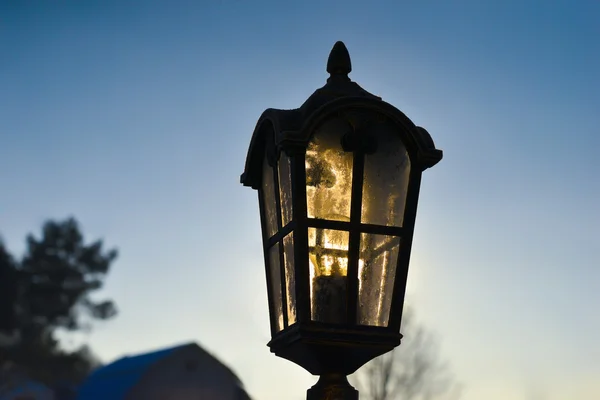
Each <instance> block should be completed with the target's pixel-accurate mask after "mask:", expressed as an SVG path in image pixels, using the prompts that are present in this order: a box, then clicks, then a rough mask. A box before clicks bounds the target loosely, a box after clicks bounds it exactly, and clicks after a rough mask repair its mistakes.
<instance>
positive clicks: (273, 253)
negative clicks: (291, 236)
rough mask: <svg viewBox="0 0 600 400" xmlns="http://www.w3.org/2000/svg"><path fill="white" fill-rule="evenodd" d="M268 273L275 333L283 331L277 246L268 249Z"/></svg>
mask: <svg viewBox="0 0 600 400" xmlns="http://www.w3.org/2000/svg"><path fill="white" fill-rule="evenodd" d="M269 273H270V274H271V295H272V297H273V311H274V312H275V331H277V332H279V331H280V330H282V329H283V298H282V294H281V269H280V264H279V244H276V245H274V246H273V247H271V248H270V249H269Z"/></svg>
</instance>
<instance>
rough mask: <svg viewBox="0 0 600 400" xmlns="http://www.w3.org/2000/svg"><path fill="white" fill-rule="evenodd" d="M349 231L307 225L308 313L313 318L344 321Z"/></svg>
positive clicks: (324, 320)
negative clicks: (309, 311)
mask: <svg viewBox="0 0 600 400" xmlns="http://www.w3.org/2000/svg"><path fill="white" fill-rule="evenodd" d="M348 243H349V234H348V232H345V231H337V230H332V229H317V228H308V254H309V269H310V293H311V296H310V298H311V315H312V319H313V320H314V321H321V322H330V323H345V322H346V292H347V289H346V275H347V274H348Z"/></svg>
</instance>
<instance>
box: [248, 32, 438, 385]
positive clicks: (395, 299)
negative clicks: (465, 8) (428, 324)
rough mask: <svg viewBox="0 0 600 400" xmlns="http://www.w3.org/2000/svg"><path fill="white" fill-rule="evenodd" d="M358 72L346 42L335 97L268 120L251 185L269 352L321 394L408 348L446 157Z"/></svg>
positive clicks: (251, 165) (338, 53) (269, 113)
mask: <svg viewBox="0 0 600 400" xmlns="http://www.w3.org/2000/svg"><path fill="white" fill-rule="evenodd" d="M350 71H351V63H350V56H349V54H348V51H347V49H346V47H345V45H344V44H343V43H342V42H337V43H336V44H335V46H334V47H333V50H332V51H331V54H330V56H329V60H328V63H327V72H328V73H329V74H330V77H329V79H328V80H327V84H326V85H325V86H323V87H322V88H320V89H318V90H317V91H316V92H315V93H314V94H313V95H311V96H310V97H309V98H308V100H306V102H305V103H304V104H303V105H302V106H301V107H300V108H298V109H294V110H277V109H268V110H266V111H265V112H264V113H263V114H262V116H261V117H260V118H259V120H258V123H257V125H256V128H255V130H254V133H253V136H252V139H251V143H250V148H249V151H248V157H247V160H246V166H245V171H244V173H243V174H242V177H241V182H242V184H244V185H245V186H250V187H252V188H253V189H256V190H257V191H258V198H259V207H260V216H261V225H262V234H263V246H264V259H265V267H266V278H267V288H268V290H267V293H268V302H269V310H270V318H271V333H272V340H271V341H270V343H269V347H270V348H271V351H272V352H274V353H275V354H276V355H278V356H280V357H283V358H286V359H289V360H291V361H293V362H295V363H297V364H298V365H300V366H302V367H304V368H305V369H307V370H308V371H309V372H311V373H313V374H315V375H321V376H322V380H321V381H319V382H320V383H318V384H317V386H315V388H317V389H318V388H321V389H322V388H323V387H325V386H327V387H334V386H336V385H338V386H339V387H342V386H343V385H342V383H341V382H343V381H345V377H346V375H349V374H351V373H353V372H355V371H356V369H358V368H359V367H360V366H362V365H363V364H364V363H366V362H368V361H369V360H371V359H373V358H374V357H376V356H379V355H381V354H383V353H385V352H387V351H390V350H392V349H393V348H394V347H395V346H397V345H399V344H400V339H401V335H400V333H399V329H400V321H401V317H402V307H403V302H404V293H405V288H406V278H407V273H408V265H409V258H410V250H411V245H412V238H413V231H414V224H415V217H416V211H417V200H418V196H419V187H420V182H421V173H422V172H423V171H424V170H425V169H427V168H429V167H432V166H433V165H435V164H436V163H437V162H439V161H440V160H441V158H442V152H441V151H440V150H438V149H436V148H435V146H434V143H433V141H432V139H431V137H430V135H429V134H428V133H427V131H426V130H425V129H423V128H420V127H418V126H415V125H414V124H413V123H412V122H411V121H410V120H409V119H408V118H407V117H406V116H405V115H404V114H403V113H402V112H400V111H399V110H398V109H396V108H395V107H393V106H392V105H390V104H388V103H386V102H384V101H382V100H381V98H379V97H377V96H374V95H372V94H370V93H368V92H366V91H365V90H364V89H362V88H361V87H360V86H359V85H357V84H356V83H354V82H352V81H351V80H350V79H349V77H348V74H349V73H350ZM333 377H337V378H335V379H334V378H333ZM340 385H341V386H340ZM317 389H314V390H315V391H317ZM340 390H342V389H340ZM344 390H348V389H344ZM352 390H353V389H352ZM315 393H316V392H315ZM349 393H350V392H349ZM309 397H310V391H309ZM350 397H352V396H350Z"/></svg>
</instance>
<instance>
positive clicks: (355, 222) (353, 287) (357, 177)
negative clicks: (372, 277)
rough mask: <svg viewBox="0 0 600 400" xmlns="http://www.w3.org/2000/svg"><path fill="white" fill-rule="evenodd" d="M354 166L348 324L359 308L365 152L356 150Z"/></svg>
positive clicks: (349, 252) (352, 321)
mask: <svg viewBox="0 0 600 400" xmlns="http://www.w3.org/2000/svg"><path fill="white" fill-rule="evenodd" d="M353 164H354V165H353V168H352V195H351V196H352V197H351V199H352V203H351V204H350V226H351V228H350V237H349V243H348V277H347V280H348V298H347V307H348V309H347V317H348V324H356V323H357V321H356V314H357V308H358V261H359V257H360V234H361V232H360V230H359V229H360V217H361V210H362V189H363V174H364V171H365V153H363V152H362V151H361V150H360V149H357V150H355V151H354V163H353Z"/></svg>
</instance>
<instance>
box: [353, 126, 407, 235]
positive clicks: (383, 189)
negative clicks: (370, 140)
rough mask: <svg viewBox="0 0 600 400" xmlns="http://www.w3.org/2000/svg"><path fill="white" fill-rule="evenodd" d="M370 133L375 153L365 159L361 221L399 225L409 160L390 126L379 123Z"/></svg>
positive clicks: (402, 210) (395, 132)
mask: <svg viewBox="0 0 600 400" xmlns="http://www.w3.org/2000/svg"><path fill="white" fill-rule="evenodd" d="M372 133H373V135H374V137H375V139H376V140H377V152H375V153H374V154H367V155H366V156H365V172H364V183H363V193H362V198H363V203H362V210H361V221H362V222H363V223H366V224H376V225H388V226H402V222H403V221H402V220H403V218H404V206H405V204H406V190H407V188H408V178H409V173H410V158H409V157H408V153H407V151H406V148H405V147H404V144H403V143H402V140H401V139H400V136H399V135H398V132H397V131H396V130H394V128H393V127H391V126H389V125H383V124H381V125H378V126H377V127H376V129H374V130H373V131H372Z"/></svg>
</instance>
